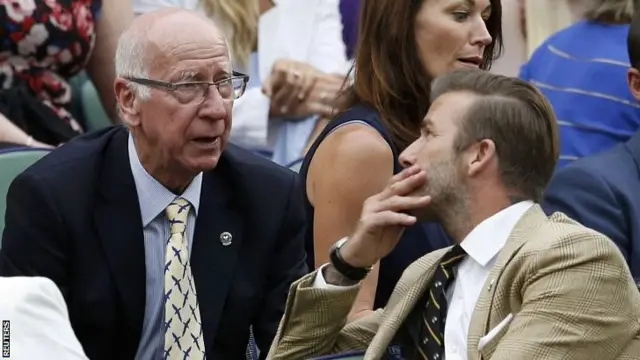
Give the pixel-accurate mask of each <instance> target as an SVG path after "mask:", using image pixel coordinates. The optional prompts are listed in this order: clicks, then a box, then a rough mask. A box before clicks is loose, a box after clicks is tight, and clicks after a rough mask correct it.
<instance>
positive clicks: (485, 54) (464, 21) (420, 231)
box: [300, 0, 502, 317]
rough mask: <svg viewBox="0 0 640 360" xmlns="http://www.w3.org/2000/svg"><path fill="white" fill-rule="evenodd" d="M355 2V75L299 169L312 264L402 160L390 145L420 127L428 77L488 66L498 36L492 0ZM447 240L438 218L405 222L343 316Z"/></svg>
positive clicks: (368, 303)
mask: <svg viewBox="0 0 640 360" xmlns="http://www.w3.org/2000/svg"><path fill="white" fill-rule="evenodd" d="M361 6H362V7H363V8H362V11H361V17H360V19H359V26H360V28H359V34H358V36H359V37H358V48H357V50H356V55H355V67H354V72H355V78H354V83H353V85H351V86H350V87H349V88H348V89H347V90H346V94H345V95H344V97H341V99H340V100H341V101H342V104H341V106H342V109H341V110H342V113H341V114H340V115H338V116H337V118H335V119H334V120H332V121H331V122H330V124H329V125H328V126H327V127H326V128H325V129H324V130H323V131H322V133H321V134H320V135H319V136H318V138H317V139H316V141H315V143H314V144H313V145H312V146H311V148H310V150H309V152H308V153H307V155H306V157H305V159H304V162H303V164H302V168H301V170H300V174H301V180H302V181H303V184H304V185H305V188H306V202H307V204H306V207H307V217H308V220H307V221H308V224H309V227H308V229H307V234H306V247H307V254H308V256H307V261H308V265H309V267H310V269H314V268H316V267H318V266H320V265H322V264H324V263H326V262H327V260H328V254H329V248H330V247H331V246H332V245H333V244H334V242H335V241H336V239H339V238H341V237H343V236H347V235H348V234H349V233H351V231H352V230H353V229H354V227H355V226H356V224H357V222H358V219H359V216H360V212H361V210H362V203H363V202H364V200H365V199H366V198H368V197H369V196H371V195H373V194H376V193H378V192H380V191H381V190H382V189H383V188H384V186H385V184H386V183H387V181H388V180H389V179H390V178H391V177H392V176H393V174H395V173H397V172H399V171H400V170H401V169H402V166H401V165H400V163H399V162H398V154H400V152H401V151H402V150H404V149H405V148H406V147H407V146H408V145H409V144H410V143H411V142H412V141H414V140H415V139H417V138H418V137H419V136H420V123H421V121H422V118H423V117H424V116H425V114H426V113H427V110H428V108H429V93H430V86H429V84H430V82H431V79H432V78H433V77H435V76H437V75H440V74H443V73H445V72H448V71H450V70H453V69H458V68H481V69H489V68H490V66H491V63H492V61H493V60H494V59H495V58H496V57H497V55H498V54H499V52H500V49H501V44H502V42H501V39H502V31H501V5H500V1H499V0H478V1H475V2H469V1H464V0H423V1H412V0H365V1H363V2H362V4H361ZM449 243H450V240H449V238H448V236H447V235H446V233H445V232H444V230H443V229H442V227H441V226H440V225H439V224H436V223H429V224H416V225H414V226H411V227H410V228H408V229H407V231H406V232H405V233H404V235H403V237H402V240H401V241H400V242H399V244H398V246H397V247H396V248H395V249H394V251H393V252H391V253H390V254H389V255H388V256H386V257H385V258H384V259H382V261H381V264H380V266H376V267H374V270H373V271H372V272H371V273H370V274H369V276H368V277H367V279H366V280H365V282H364V283H363V286H362V288H361V290H360V294H359V295H358V300H357V301H356V303H355V305H354V308H353V312H352V314H351V317H358V316H360V315H363V314H366V313H368V312H369V311H370V310H372V309H377V308H380V307H383V306H384V305H385V304H386V303H387V300H388V299H389V296H390V295H391V292H392V290H393V288H394V286H395V285H396V283H397V281H398V279H399V278H400V275H401V274H402V272H403V271H404V270H405V268H406V267H407V266H408V265H409V264H411V263H412V262H413V261H414V260H416V259H418V258H419V257H421V256H423V255H424V254H426V253H429V252H431V251H433V250H436V249H439V248H442V247H445V246H447V245H448V244H449Z"/></svg>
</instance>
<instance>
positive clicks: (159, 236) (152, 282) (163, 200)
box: [128, 134, 202, 359]
mask: <svg viewBox="0 0 640 360" xmlns="http://www.w3.org/2000/svg"><path fill="white" fill-rule="evenodd" d="M128 146H129V163H130V166H131V173H132V174H133V180H134V182H135V184H136V191H137V192H138V201H139V203H140V214H141V218H142V229H143V234H144V255H145V267H146V273H147V280H146V300H145V301H146V302H145V310H144V320H143V323H142V334H141V335H142V336H141V338H140V345H139V346H138V352H137V354H136V359H162V355H163V348H164V332H163V329H162V324H163V322H164V302H163V298H164V297H163V294H164V263H165V260H164V259H165V250H166V243H167V240H168V239H169V237H170V236H171V234H170V230H169V221H168V220H167V218H166V216H165V213H164V211H165V209H166V208H167V206H169V204H171V202H172V201H173V200H174V199H175V198H176V196H177V195H176V194H174V193H172V192H171V191H169V190H168V189H167V188H166V187H164V185H162V184H160V183H159V182H158V181H157V180H156V179H154V178H153V177H152V176H151V175H150V174H149V173H148V172H147V171H146V170H145V169H144V167H143V166H142V164H141V163H140V159H139V158H138V153H137V151H136V148H135V144H134V142H133V136H132V135H131V134H129V144H128ZM201 189H202V173H200V174H198V175H197V176H196V177H195V178H194V179H193V181H191V184H189V186H188V187H187V188H186V189H185V191H184V192H183V193H182V195H180V196H181V197H182V198H184V199H186V200H187V201H189V202H190V203H191V210H189V215H188V217H187V240H188V247H189V249H191V245H192V244H193V231H194V229H195V225H196V216H197V214H198V207H199V206H200V191H201ZM189 255H191V254H189Z"/></svg>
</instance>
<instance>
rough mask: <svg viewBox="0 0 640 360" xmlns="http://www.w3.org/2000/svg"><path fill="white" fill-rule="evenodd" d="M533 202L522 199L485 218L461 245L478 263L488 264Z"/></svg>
mask: <svg viewBox="0 0 640 360" xmlns="http://www.w3.org/2000/svg"><path fill="white" fill-rule="evenodd" d="M533 204H534V203H533V201H529V200H527V201H521V202H519V203H516V204H513V205H511V206H509V207H508V208H506V209H503V210H501V211H500V212H498V213H497V214H494V215H493V216H491V217H489V218H488V219H485V220H484V221H483V222H481V223H480V224H479V225H478V226H476V227H475V228H474V229H473V230H472V231H471V232H470V233H469V235H467V237H465V238H464V240H463V241H462V242H461V243H460V246H461V247H462V248H463V249H464V250H465V251H466V252H467V254H469V257H471V258H472V259H473V260H475V261H476V262H477V263H478V264H480V265H481V266H486V265H487V264H488V263H489V261H491V259H493V258H494V257H495V256H496V255H497V254H498V253H499V252H500V250H502V248H503V247H504V244H505V243H506V242H507V239H509V235H511V231H512V230H513V228H514V227H515V226H516V224H517V223H518V220H520V218H521V217H522V215H524V213H525V212H527V210H529V208H530V207H531V206H533Z"/></svg>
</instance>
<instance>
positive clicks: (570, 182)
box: [543, 12, 640, 286]
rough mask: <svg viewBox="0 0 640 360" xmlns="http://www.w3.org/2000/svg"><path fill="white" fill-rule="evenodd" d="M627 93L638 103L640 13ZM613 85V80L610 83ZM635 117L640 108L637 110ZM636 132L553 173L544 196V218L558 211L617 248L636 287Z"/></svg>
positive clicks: (639, 211)
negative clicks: (545, 213)
mask: <svg viewBox="0 0 640 360" xmlns="http://www.w3.org/2000/svg"><path fill="white" fill-rule="evenodd" d="M627 43H628V54H629V59H630V61H631V67H629V69H628V70H627V74H626V79H627V82H628V84H629V85H628V90H627V91H630V93H631V94H632V96H633V97H634V98H635V99H636V103H638V100H640V12H636V15H635V16H634V17H633V19H632V21H631V25H630V27H629V35H628V40H627ZM611 80H612V81H614V80H615V79H611ZM636 112H640V109H636ZM638 189H640V130H638V131H636V133H635V134H634V135H633V137H631V139H629V140H628V141H627V142H626V143H621V144H618V145H617V146H614V147H613V148H612V149H610V150H608V151H604V152H602V153H599V154H594V155H592V156H588V157H586V158H584V159H581V160H579V161H576V162H574V163H572V164H570V165H567V166H566V167H564V168H562V169H560V170H558V171H557V173H556V175H555V176H554V177H553V179H552V180H551V182H550V183H549V186H548V187H547V189H546V191H545V198H544V203H543V205H544V208H545V211H546V212H547V213H548V214H551V213H553V212H555V211H561V212H563V213H565V214H567V215H568V216H569V217H571V218H573V219H574V220H576V221H579V222H580V223H582V224H583V225H585V226H587V227H590V228H592V229H594V230H596V231H599V232H601V233H603V234H605V235H607V237H609V238H610V239H611V240H613V242H615V243H616V245H618V248H620V251H621V252H622V255H624V257H625V259H626V260H627V263H628V264H629V267H630V269H631V274H632V275H633V277H634V278H635V280H636V283H637V284H638V285H639V286H640V191H638Z"/></svg>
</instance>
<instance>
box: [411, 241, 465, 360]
mask: <svg viewBox="0 0 640 360" xmlns="http://www.w3.org/2000/svg"><path fill="white" fill-rule="evenodd" d="M466 257H467V253H466V252H465V251H464V249H463V248H462V247H460V245H455V246H454V247H452V248H451V250H449V252H447V253H446V254H445V255H444V256H443V257H442V259H441V260H440V263H439V264H438V267H437V268H436V270H435V272H434V274H433V277H432V279H431V284H430V285H429V287H428V288H427V293H426V294H425V298H426V300H427V303H426V305H425V308H424V311H423V312H422V319H421V320H422V321H421V324H420V325H421V326H420V328H421V331H420V335H421V336H420V339H419V341H420V343H419V344H417V348H418V352H419V353H420V355H421V356H422V358H423V359H428V360H442V359H443V358H444V324H445V319H446V317H447V295H446V293H447V289H448V288H449V286H450V285H451V283H453V280H454V278H455V269H454V268H455V267H456V266H457V265H458V264H460V262H461V261H462V260H464V258H466Z"/></svg>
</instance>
